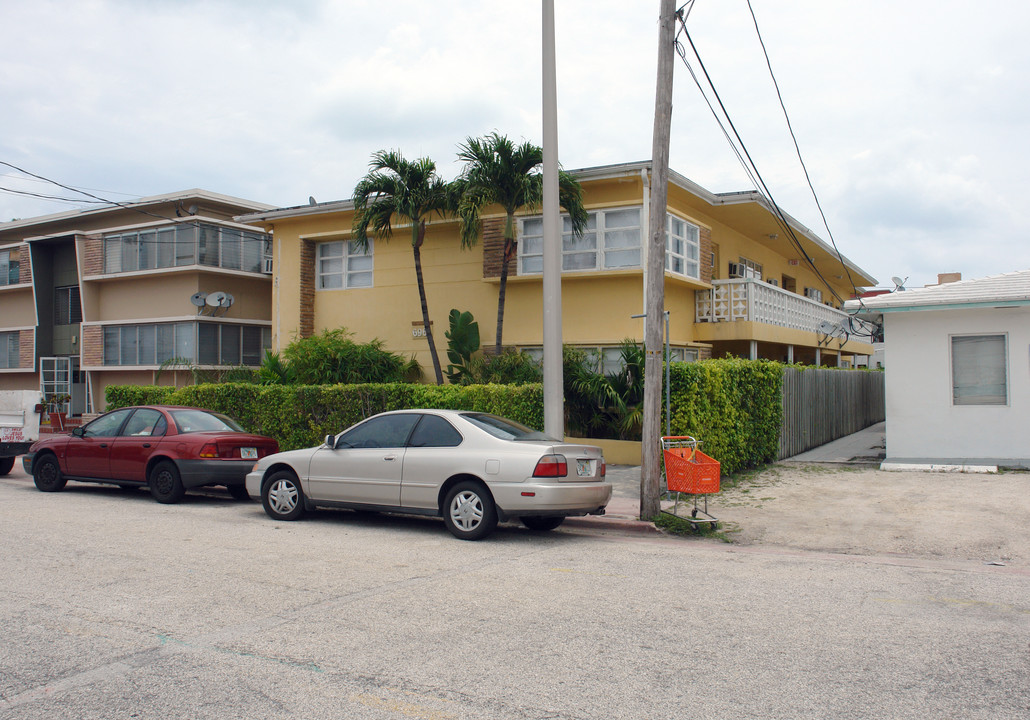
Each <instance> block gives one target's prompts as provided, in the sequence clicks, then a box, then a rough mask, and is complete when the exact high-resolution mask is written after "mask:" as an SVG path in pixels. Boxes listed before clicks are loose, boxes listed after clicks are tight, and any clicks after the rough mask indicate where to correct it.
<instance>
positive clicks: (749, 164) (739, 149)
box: [677, 6, 844, 304]
mask: <svg viewBox="0 0 1030 720" xmlns="http://www.w3.org/2000/svg"><path fill="white" fill-rule="evenodd" d="M684 7H686V6H684ZM680 25H681V32H682V34H683V35H685V36H686V38H687V41H688V42H689V43H690V47H691V50H692V51H693V53H694V56H695V57H696V58H697V61H698V64H699V66H700V67H701V71H702V72H703V73H704V77H705V80H706V82H707V84H708V87H710V88H711V92H712V94H713V96H714V97H715V100H716V102H717V103H718V105H719V108H720V110H721V112H722V115H721V116H720V114H719V112H717V111H716V110H715V107H714V106H713V105H712V103H711V101H710V100H709V99H708V94H707V92H706V91H705V88H704V87H703V86H702V85H701V82H700V80H699V78H698V77H697V75H696V74H695V73H694V70H693V68H692V67H691V65H690V63H689V61H688V60H687V58H686V52H685V49H683V48H682V46H681V45H680V43H679V42H678V41H677V45H678V46H679V47H678V52H679V55H680V58H681V59H682V60H683V63H684V65H685V66H686V67H687V69H688V71H689V72H690V74H691V77H693V78H694V82H695V84H697V86H698V90H699V91H700V92H701V94H702V96H703V97H704V98H705V102H706V103H707V104H708V107H709V109H710V110H711V111H712V114H713V116H714V117H715V120H716V122H717V123H718V125H719V127H720V128H721V129H722V132H723V135H724V136H725V137H726V139H727V142H729V144H730V147H731V148H732V149H733V151H734V154H735V155H736V156H737V159H738V160H739V161H740V163H741V165H742V166H743V168H744V170H745V172H746V173H747V174H748V177H749V178H750V179H751V181H752V183H754V185H755V189H756V191H757V192H758V193H759V194H760V195H761V196H762V197H763V198H764V199H765V200H766V202H768V203H769V206H770V207H771V208H772V210H773V213H774V215H775V217H776V219H777V223H778V225H779V226H780V227H781V228H782V229H783V231H784V232H785V233H786V234H787V236H788V238H789V239H790V241H791V244H792V245H793V246H794V248H795V249H796V250H797V251H798V253H799V254H800V255H801V257H802V258H804V260H805V262H806V263H807V264H808V266H809V267H810V268H811V269H812V271H813V272H814V273H815V274H816V275H817V276H818V277H819V279H820V280H821V281H822V283H823V285H824V286H825V287H826V289H827V290H828V291H829V292H830V294H831V295H832V296H833V297H834V298H836V299H837V301H838V302H840V303H842V304H843V302H844V299H843V298H841V297H840V295H839V294H838V293H837V291H836V290H834V288H833V286H832V285H831V284H830V283H829V282H828V281H827V280H826V278H825V277H824V276H823V274H822V272H821V271H820V270H819V269H818V268H817V267H816V266H815V261H814V260H813V259H812V258H811V257H810V256H809V255H808V253H807V252H806V251H805V249H804V246H803V245H802V244H801V241H800V240H799V239H798V237H797V235H796V234H795V232H794V229H793V227H791V225H790V222H789V221H788V220H787V218H786V215H785V214H784V213H783V211H782V209H781V208H780V206H779V205H778V204H777V203H776V201H775V199H774V198H773V196H772V192H771V191H770V190H769V187H768V185H767V184H766V183H765V180H764V179H763V178H762V175H761V173H760V172H759V170H758V166H757V165H756V163H755V162H754V159H753V158H752V157H751V154H750V152H749V151H748V149H747V146H746V145H745V144H744V141H743V138H741V136H740V133H739V132H738V131H737V128H736V125H735V124H734V123H733V119H732V118H731V117H730V114H729V111H728V110H727V109H726V106H725V104H724V103H723V101H722V98H721V96H720V95H719V91H718V90H717V89H716V87H715V83H714V82H713V81H712V78H711V75H710V74H709V73H708V69H707V68H706V67H705V64H704V61H703V60H702V59H701V55H700V53H699V52H698V50H697V47H696V45H695V44H694V41H693V39H692V38H691V36H690V32H689V31H688V30H687V28H686V23H685V22H684V18H683V17H682V16H681V17H680ZM723 117H724V118H725V120H726V123H727V124H728V125H729V127H730V130H732V134H733V137H735V138H736V142H734V140H733V138H731V137H730V132H729V131H727V129H726V126H725V125H724V123H723ZM838 255H839V253H838Z"/></svg>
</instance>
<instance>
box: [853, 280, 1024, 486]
mask: <svg viewBox="0 0 1030 720" xmlns="http://www.w3.org/2000/svg"><path fill="white" fill-rule="evenodd" d="M847 309H849V310H851V311H852V312H855V311H857V312H858V313H859V314H860V315H862V316H864V317H866V318H868V319H875V318H876V317H882V320H883V324H884V342H885V354H886V362H885V365H886V373H887V375H886V393H887V424H886V428H887V456H886V459H885V461H884V462H885V464H887V465H890V464H895V463H901V464H917V465H925V464H931V465H942V466H964V467H967V468H968V467H970V466H1001V467H1015V466H1021V467H1027V468H1030V270H1023V271H1019V272H1012V273H1005V274H1003V275H995V276H992V277H986V278H981V279H977V280H960V281H958V282H950V283H946V284H941V285H934V286H929V287H925V288H919V289H915V290H905V291H899V292H893V293H890V294H888V295H879V296H876V297H871V298H865V299H864V300H861V301H859V300H851V301H849V302H848V304H847Z"/></svg>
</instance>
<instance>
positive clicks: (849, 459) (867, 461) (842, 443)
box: [782, 422, 887, 465]
mask: <svg viewBox="0 0 1030 720" xmlns="http://www.w3.org/2000/svg"><path fill="white" fill-rule="evenodd" d="M886 433H887V431H886V423H885V422H878V423H876V424H875V425H870V426H869V427H867V428H866V429H864V430H859V431H858V432H857V433H852V434H851V435H845V436H844V437H842V438H838V439H837V440H834V441H832V442H828V443H826V444H825V445H820V446H819V447H817V448H812V449H811V450H806V451H805V452H803V453H801V454H800V455H795V456H794V457H790V458H787V459H785V460H783V461H782V462H799V463H845V464H848V465H879V464H880V461H881V460H883V458H884V456H885V455H886V448H887V441H886V437H887V434H886Z"/></svg>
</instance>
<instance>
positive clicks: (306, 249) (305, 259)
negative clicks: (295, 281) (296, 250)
mask: <svg viewBox="0 0 1030 720" xmlns="http://www.w3.org/2000/svg"><path fill="white" fill-rule="evenodd" d="M300 242H301V246H300V327H299V328H298V330H299V331H300V336H301V337H302V338H306V337H311V336H312V335H314V333H315V243H314V242H313V241H312V240H301V241H300Z"/></svg>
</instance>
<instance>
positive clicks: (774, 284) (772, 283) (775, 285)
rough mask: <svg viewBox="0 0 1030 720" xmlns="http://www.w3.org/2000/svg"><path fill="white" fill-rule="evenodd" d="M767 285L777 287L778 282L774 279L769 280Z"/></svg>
mask: <svg viewBox="0 0 1030 720" xmlns="http://www.w3.org/2000/svg"><path fill="white" fill-rule="evenodd" d="M769 284H770V285H772V286H773V287H778V286H779V284H780V281H779V280H777V279H776V278H769Z"/></svg>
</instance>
